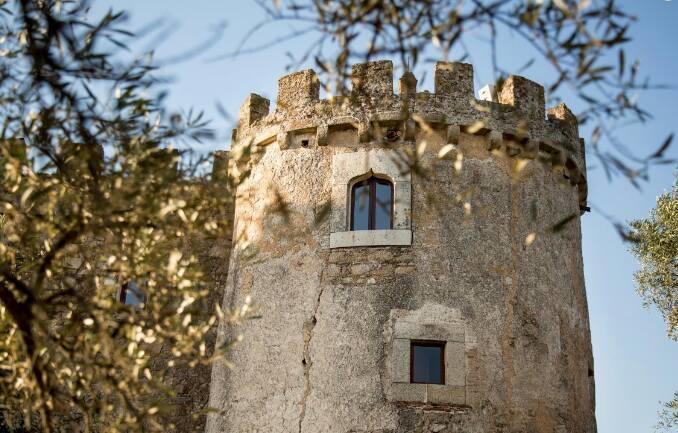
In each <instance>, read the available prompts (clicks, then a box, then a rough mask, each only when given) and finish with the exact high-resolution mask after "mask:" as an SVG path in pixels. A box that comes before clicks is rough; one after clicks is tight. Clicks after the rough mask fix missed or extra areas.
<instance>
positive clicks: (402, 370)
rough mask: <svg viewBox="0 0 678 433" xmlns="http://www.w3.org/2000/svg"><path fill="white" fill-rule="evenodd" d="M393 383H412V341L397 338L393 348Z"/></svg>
mask: <svg viewBox="0 0 678 433" xmlns="http://www.w3.org/2000/svg"><path fill="white" fill-rule="evenodd" d="M391 356H392V364H391V365H392V366H393V372H392V374H393V378H392V380H393V382H409V381H410V340H407V339H404V338H396V339H394V340H393V347H392V354H391Z"/></svg>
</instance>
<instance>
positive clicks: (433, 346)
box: [410, 340, 445, 385]
mask: <svg viewBox="0 0 678 433" xmlns="http://www.w3.org/2000/svg"><path fill="white" fill-rule="evenodd" d="M410 382H411V383H431V384H440V385H444V384H445V342H444V341H428V340H426V341H412V342H411V343H410Z"/></svg>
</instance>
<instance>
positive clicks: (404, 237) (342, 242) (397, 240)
mask: <svg viewBox="0 0 678 433" xmlns="http://www.w3.org/2000/svg"><path fill="white" fill-rule="evenodd" d="M407 245H412V230H357V231H350V232H335V233H330V248H349V247H384V246H407Z"/></svg>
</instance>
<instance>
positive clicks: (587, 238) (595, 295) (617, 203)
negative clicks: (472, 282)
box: [94, 0, 678, 433]
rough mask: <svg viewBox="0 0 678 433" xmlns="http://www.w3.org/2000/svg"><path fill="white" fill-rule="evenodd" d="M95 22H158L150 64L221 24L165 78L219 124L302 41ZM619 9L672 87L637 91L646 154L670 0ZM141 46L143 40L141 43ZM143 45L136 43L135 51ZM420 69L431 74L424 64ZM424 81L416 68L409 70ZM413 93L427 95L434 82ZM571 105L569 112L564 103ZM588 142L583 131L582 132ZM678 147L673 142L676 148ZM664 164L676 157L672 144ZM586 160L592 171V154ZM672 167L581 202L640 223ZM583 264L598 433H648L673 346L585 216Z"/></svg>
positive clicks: (244, 24)
mask: <svg viewBox="0 0 678 433" xmlns="http://www.w3.org/2000/svg"><path fill="white" fill-rule="evenodd" d="M94 3H95V4H94V10H95V13H99V12H100V11H102V10H104V9H105V8H107V7H109V6H113V7H115V8H117V9H120V8H123V9H126V10H129V11H131V14H132V17H131V18H132V19H131V25H132V27H133V28H137V29H138V28H141V26H142V25H144V24H148V23H150V22H152V21H154V20H156V19H158V18H163V19H164V20H165V24H166V25H167V26H168V27H169V28H171V29H172V32H171V33H170V34H168V35H164V36H163V37H162V38H161V42H162V43H161V44H160V45H159V46H158V47H157V53H158V56H157V57H158V58H160V59H162V58H169V57H173V56H174V55H176V54H177V53H180V52H182V51H184V50H186V49H190V48H192V47H195V46H196V45H198V44H199V43H200V42H201V41H203V40H205V39H207V38H208V37H209V35H210V34H211V32H212V31H213V29H215V28H217V27H218V26H220V25H221V24H223V23H226V28H225V30H224V33H223V37H222V39H221V40H220V41H219V42H218V43H217V44H216V45H215V46H213V47H212V48H211V49H209V50H208V51H207V52H205V53H203V55H200V56H198V57H196V58H193V59H190V60H188V61H184V62H181V63H178V64H175V65H172V66H169V67H168V68H166V69H164V70H163V73H164V74H166V75H167V76H169V77H171V78H172V79H173V83H172V85H171V87H170V90H171V93H170V97H169V104H170V106H171V107H175V108H184V109H188V108H191V107H193V108H195V109H201V110H205V111H206V112H207V114H208V115H209V117H211V118H218V117H219V116H218V115H217V111H216V109H215V104H216V103H217V102H219V103H220V104H221V105H222V106H223V107H224V108H225V109H226V110H227V111H228V112H229V113H230V114H234V113H237V110H238V107H239V106H240V103H241V101H242V100H243V99H244V98H245V96H246V95H247V94H248V93H250V92H256V93H259V94H261V95H264V96H267V97H269V98H270V99H272V100H275V92H276V83H277V81H276V80H277V78H278V77H279V76H280V75H283V74H285V73H286V72H287V71H286V70H285V66H286V65H287V64H288V58H287V57H286V55H285V53H286V52H287V51H291V52H294V53H299V52H301V50H303V48H304V46H305V45H304V44H305V43H307V40H298V41H292V42H286V43H284V44H282V45H280V46H277V47H275V48H272V49H269V50H267V51H264V52H261V53H257V54H251V55H244V56H241V57H239V58H238V59H235V60H221V61H216V62H215V61H210V60H209V59H212V58H213V57H215V56H217V55H219V54H223V53H226V52H229V51H232V50H233V49H234V48H235V46H236V45H237V42H238V41H239V39H240V38H241V37H242V35H243V34H244V32H246V31H247V30H248V29H249V28H251V26H252V25H254V24H255V23H256V22H258V21H259V20H260V19H261V18H262V14H261V12H260V10H259V9H258V8H257V7H256V6H254V5H253V4H252V3H251V2H250V1H246V0H238V1H237V2H235V1H233V2H231V1H229V2H215V1H208V0H191V1H185V0H184V1H178V0H164V1H160V0H155V1H152V0H144V1H139V0H116V1H112V0H99V1H95V2H94ZM620 3H621V4H622V5H624V6H625V7H626V9H627V11H629V12H631V13H633V14H635V15H636V16H638V18H639V22H638V23H637V25H636V26H635V28H634V29H633V31H632V33H631V36H632V37H633V39H634V40H633V42H632V43H631V44H630V45H629V46H628V48H627V59H629V63H630V61H632V60H633V59H635V58H639V59H640V60H641V72H642V74H641V75H643V74H648V75H650V76H651V77H652V79H653V80H654V81H655V82H659V83H665V84H669V85H672V86H674V87H676V89H671V90H664V91H657V92H654V93H645V94H643V95H642V96H641V100H642V101H643V102H644V104H645V108H648V109H649V110H650V111H651V112H652V113H653V114H654V115H655V119H654V120H653V121H651V122H649V123H647V124H645V125H641V126H633V127H629V128H627V129H626V130H625V132H624V136H625V139H626V141H627V143H630V144H631V148H632V149H642V151H639V152H640V154H641V155H642V154H646V153H648V152H650V149H651V148H652V147H655V146H657V145H658V144H659V143H660V142H661V141H662V140H663V139H664V138H665V136H666V135H667V134H668V133H669V132H671V131H676V132H678V114H677V113H678V101H677V99H678V90H677V89H678V77H677V74H678V48H676V46H678V1H675V2H672V1H667V0H622V1H621V2H620ZM286 29H289V27H287V26H282V27H281V26H278V27H276V28H269V29H268V30H266V31H264V32H263V33H262V34H261V38H259V39H255V42H257V41H258V42H264V41H266V40H269V39H272V38H275V37H276V36H277V35H280V34H282V33H283V32H284V31H285V30H286ZM148 42H149V43H151V42H150V40H149V41H148ZM467 42H468V44H469V47H470V48H471V49H472V51H474V52H475V53H476V54H474V56H473V58H472V59H470V60H471V61H472V62H473V63H474V66H475V73H476V89H478V88H479V87H480V86H482V85H484V84H486V83H489V82H492V81H493V76H492V70H491V63H490V59H489V55H488V52H487V49H486V45H485V44H484V43H483V42H482V41H481V40H480V37H473V35H471V37H470V38H469V39H468V40H467ZM143 47H144V44H139V46H138V47H137V48H138V49H142V48H143ZM524 48H525V47H524V45H523V44H521V43H520V42H519V41H518V39H517V38H513V37H511V35H506V37H503V38H502V42H501V45H500V50H501V53H500V63H502V64H503V65H504V66H508V67H509V70H510V68H515V69H518V68H519V67H520V66H522V65H523V64H524V63H525V60H526V59H525V58H524V57H520V53H523V52H525V51H524ZM424 68H425V69H428V66H425V67H424ZM415 72H416V74H417V75H418V76H420V77H421V73H422V71H421V70H416V71H415ZM522 75H525V76H527V77H528V78H531V79H533V80H535V81H539V82H544V81H546V80H547V79H549V78H550V77H551V73H550V71H549V70H548V69H547V68H545V67H544V66H543V65H542V64H539V63H537V64H535V65H534V66H532V67H531V68H530V69H528V70H527V71H524V72H523V73H522ZM427 76H428V79H427V80H425V81H424V83H423V85H422V87H423V88H426V89H430V90H432V84H431V79H430V77H431V73H430V72H429V73H428V74H427ZM565 100H566V101H567V102H568V103H570V104H569V105H571V106H573V109H574V111H575V112H576V111H578V109H579V108H581V107H578V106H577V104H576V103H574V104H572V103H571V101H569V100H568V99H567V97H565ZM213 126H214V127H215V128H218V129H219V132H220V134H221V140H220V141H219V142H216V143H208V144H207V145H206V146H207V147H208V148H226V146H227V145H228V139H227V138H226V137H228V135H229V133H228V127H229V126H230V125H228V122H226V121H223V120H217V121H215V122H214V123H213ZM582 135H583V136H584V137H588V133H587V131H583V134H582ZM677 141H678V140H677ZM670 155H671V156H672V157H673V158H678V142H677V143H676V144H675V145H674V146H673V148H672V150H671V152H670ZM589 163H590V164H591V165H597V164H596V163H595V160H594V158H593V157H591V156H589ZM674 169H675V168H674V167H672V166H664V167H662V168H657V169H655V170H653V171H652V173H651V180H650V182H649V183H645V184H643V189H642V191H640V192H639V191H637V190H635V189H634V188H633V187H631V186H630V185H629V184H628V183H627V182H625V181H624V180H621V179H620V180H617V181H615V182H612V183H609V182H608V181H607V180H606V178H605V176H604V174H603V172H602V170H600V169H595V167H589V197H590V200H591V201H592V203H593V204H595V205H596V206H598V207H600V208H601V209H603V210H605V211H606V212H607V213H609V214H612V215H614V216H615V217H616V218H618V219H619V220H622V221H629V220H631V219H634V218H639V217H643V216H645V215H647V214H648V212H649V210H650V209H651V208H652V207H653V206H654V203H655V198H656V196H657V195H659V194H660V193H662V192H663V191H666V190H668V189H670V186H671V185H672V181H673V171H674ZM582 221H583V237H584V242H583V246H584V266H585V272H586V284H587V290H588V299H589V309H590V310H589V312H590V317H591V331H592V334H593V351H594V356H595V379H596V394H597V396H596V397H597V409H596V412H597V418H598V428H599V432H600V433H644V432H650V431H652V426H653V425H654V423H655V422H656V419H657V417H656V413H657V410H658V407H659V405H658V401H659V400H664V401H665V400H669V399H670V398H671V397H672V395H673V392H674V390H677V389H678V368H677V367H678V343H675V342H671V341H669V340H668V339H667V338H666V337H665V328H664V324H663V322H662V320H661V317H660V316H659V314H658V313H657V312H656V311H653V310H648V309H645V308H643V307H642V303H641V300H640V298H639V297H638V296H637V294H636V293H635V290H634V283H633V278H632V276H633V272H634V270H635V269H636V267H637V265H636V262H635V259H634V257H633V256H631V255H630V254H629V253H628V252H627V246H626V245H624V244H623V243H622V242H621V240H620V238H619V236H618V235H617V233H616V232H615V231H614V229H613V227H612V226H611V225H610V224H609V223H608V222H607V221H606V220H605V219H604V218H603V217H602V216H601V215H600V214H597V213H595V212H594V213H590V214H587V215H585V216H584V217H583V218H582Z"/></svg>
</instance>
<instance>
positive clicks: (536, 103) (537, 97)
mask: <svg viewBox="0 0 678 433" xmlns="http://www.w3.org/2000/svg"><path fill="white" fill-rule="evenodd" d="M499 102H500V103H502V104H508V105H512V106H513V108H514V109H515V111H516V113H517V114H518V116H519V120H520V121H526V122H527V123H528V124H530V125H531V126H536V125H541V124H543V123H544V121H545V120H546V114H545V108H544V104H545V101H544V86H542V85H541V84H538V83H535V82H534V81H531V80H528V79H527V78H523V77H519V76H516V75H512V76H510V77H508V79H507V80H506V81H505V82H504V85H503V86H502V88H501V93H500V94H499Z"/></svg>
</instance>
